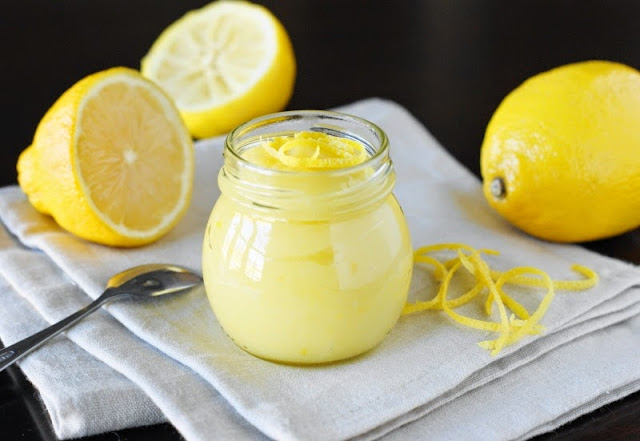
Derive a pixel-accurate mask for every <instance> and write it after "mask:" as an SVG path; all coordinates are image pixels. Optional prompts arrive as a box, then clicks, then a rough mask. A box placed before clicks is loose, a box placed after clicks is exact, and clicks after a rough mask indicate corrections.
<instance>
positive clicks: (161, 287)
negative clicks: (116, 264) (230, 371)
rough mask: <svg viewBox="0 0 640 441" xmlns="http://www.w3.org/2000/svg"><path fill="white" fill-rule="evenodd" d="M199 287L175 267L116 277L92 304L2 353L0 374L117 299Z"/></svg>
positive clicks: (141, 268) (133, 271)
mask: <svg viewBox="0 0 640 441" xmlns="http://www.w3.org/2000/svg"><path fill="white" fill-rule="evenodd" d="M200 283H202V278H201V277H200V276H198V275H197V274H194V273H193V272H191V271H189V270H188V269H186V268H182V267H179V266H176V265H164V264H149V265H140V266H136V267H133V268H130V269H128V270H126V271H123V272H121V273H119V274H116V275H115V276H113V277H112V278H111V279H109V282H108V283H107V289H106V290H105V291H104V292H103V293H102V294H101V295H100V297H98V298H97V299H95V300H94V301H93V303H91V304H89V305H88V306H86V307H84V308H82V309H81V310H79V311H78V312H76V313H74V314H71V315H70V316H69V317H67V318H66V319H62V320H60V321H59V322H58V323H55V324H53V325H51V326H49V327H48V328H45V329H43V330H42V331H40V332H38V333H36V334H34V335H32V336H31V337H27V338H25V339H24V340H21V341H19V342H17V343H15V344H13V345H11V346H9V347H7V348H4V349H1V350H0V371H2V370H4V368H6V367H7V366H9V365H11V364H13V363H14V362H15V361H17V360H19V359H20V358H22V357H24V356H25V355H27V354H28V353H30V352H31V351H33V350H34V349H35V348H37V347H38V346H40V345H41V344H43V343H44V342H46V341H48V340H49V339H51V338H53V337H54V336H56V335H58V334H59V333H60V332H62V331H64V330H65V329H67V328H68V327H70V326H72V325H74V324H75V323H76V322H78V321H80V319H82V318H84V317H86V316H87V315H89V314H91V313H92V312H94V311H95V310H97V309H98V308H100V307H101V306H102V305H104V304H105V303H107V302H109V301H111V300H113V299H115V298H116V297H121V296H129V297H142V298H144V297H155V296H160V295H164V294H173V293H179V292H184V291H187V290H188V289H189V288H193V287H194V286H196V285H199V284H200Z"/></svg>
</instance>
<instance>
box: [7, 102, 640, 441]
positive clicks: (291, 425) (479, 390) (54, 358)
mask: <svg viewBox="0 0 640 441" xmlns="http://www.w3.org/2000/svg"><path fill="white" fill-rule="evenodd" d="M338 110H341V111H344V112H346V113H350V114H354V115H357V116H360V117H363V118H365V119H368V120H370V121H372V122H374V123H375V124H377V125H379V126H380V127H381V128H382V129H383V130H384V131H385V132H386V133H387V134H388V136H389V139H390V142H391V157H392V159H393V161H394V164H395V168H396V173H397V184H396V188H395V191H394V193H395V195H396V197H397V198H398V201H399V202H400V205H401V206H402V208H403V210H404V212H405V215H406V217H407V220H408V223H409V228H410V232H411V237H412V243H413V245H414V246H415V247H418V246H420V245H426V244H432V243H441V242H464V243H467V244H469V245H472V246H474V247H476V248H490V249H495V250H498V251H500V252H501V255H500V256H490V257H489V258H488V259H490V260H491V264H492V265H494V266H496V267H497V268H501V269H508V268H510V267H514V266H520V265H527V266H536V267H539V268H541V269H544V270H545V271H547V272H548V273H549V274H550V275H551V276H552V277H553V278H556V279H572V278H574V279H575V278H578V276H576V275H575V274H574V273H573V272H572V271H571V270H570V267H571V265H572V264H573V263H579V264H581V265H586V266H589V267H591V268H592V269H594V270H596V271H597V272H598V274H599V276H600V282H599V284H598V285H597V286H596V287H594V288H592V289H590V290H587V291H581V292H558V293H557V294H556V297H555V299H554V300H553V302H552V304H551V307H550V308H549V311H548V312H547V314H546V316H545V317H544V319H543V321H542V324H543V325H544V326H545V328H546V332H545V333H544V334H541V335H538V336H532V337H527V338H525V339H523V340H521V341H520V342H519V343H518V344H516V345H514V346H509V347H507V348H506V349H505V350H503V352H501V353H500V354H499V355H498V356H495V357H492V356H490V355H489V353H488V352H487V351H486V350H484V349H481V348H480V347H478V345H477V342H479V341H482V340H486V339H488V338H491V337H492V336H490V335H487V334H485V333H483V332H479V331H475V330H471V329H468V328H464V327H461V326H458V325H456V324H455V323H454V322H453V321H451V320H450V319H449V318H448V317H447V316H446V315H445V314H443V313H442V312H428V311H427V312H422V313H416V314H412V315H408V316H403V317H402V318H401V319H400V321H399V322H398V324H397V325H396V326H395V328H394V329H393V330H392V331H391V333H390V334H389V335H388V336H387V337H386V338H385V340H384V341H383V342H382V344H381V345H380V346H378V347H377V348H375V349H374V350H373V351H371V352H369V353H367V354H365V355H363V356H360V357H357V358H355V359H352V360H348V361H345V362H341V363H336V364H332V365H327V366H316V367H302V366H286V365H279V364H275V363H270V362H267V361H264V360H261V359H258V358H255V357H253V356H251V355H249V354H247V353H245V352H244V351H242V350H241V349H239V348H238V347H236V346H235V345H234V344H233V342H231V340H230V339H229V338H228V337H227V336H226V335H225V334H224V332H223V331H222V330H221V328H220V326H219V325H218V323H217V321H216V318H215V316H214V314H213V312H212V311H211V308H210V307H209V304H208V301H207V299H206V295H205V293H204V290H203V289H202V288H199V289H195V290H193V291H191V292H189V293H187V294H185V295H179V296H175V297H171V298H164V299H157V300H153V301H151V302H136V301H118V302H114V303H112V304H110V305H108V306H106V307H105V308H103V310H101V311H99V312H97V313H95V314H93V316H92V317H89V318H87V319H85V320H84V321H83V322H81V323H79V324H78V325H76V326H75V327H74V328H72V329H71V330H69V331H68V332H66V333H65V335H63V336H59V337H57V338H56V339H55V340H53V341H51V342H50V343H48V344H47V345H46V346H44V347H42V348H41V349H39V350H37V351H36V352H34V353H33V354H31V355H29V356H28V357H27V358H25V359H24V361H21V362H20V366H21V368H22V369H23V370H24V372H25V374H26V375H27V377H28V378H29V379H30V380H31V381H32V382H33V383H34V385H35V387H36V388H37V389H38V390H39V391H40V393H41V396H42V399H43V402H44V403H45V406H46V408H47V410H48V413H49V416H50V417H51V420H52V422H53V426H54V429H55V431H56V434H57V435H58V436H59V437H60V438H63V439H64V438H72V437H79V436H84V435H89V434H94V433H100V432H104V431H107V430H117V429H120V428H123V427H131V426H139V425H146V424H154V423H157V422H159V421H168V422H170V423H171V424H173V425H174V426H175V427H176V428H177V430H178V431H180V433H181V434H182V435H183V436H184V437H185V438H186V439H187V440H189V441H197V440H207V439H212V438H216V439H217V438H220V439H240V440H242V439H264V438H274V439H278V440H297V439H305V440H315V439H317V440H342V439H349V438H359V439H376V438H379V437H388V438H389V439H415V438H416V437H417V436H419V435H420V434H421V433H428V434H429V438H430V439H466V438H469V437H473V439H487V440H519V439H526V438H528V437H531V436H533V435H536V434H539V433H542V432H545V431H548V430H552V429H554V428H556V427H558V426H559V425H561V424H563V423H565V422H567V421H569V420H571V419H573V418H576V417H578V416H579V415H582V414H584V413H586V412H589V411H590V410H593V409H594V408H596V407H598V406H601V405H604V404H606V403H608V402H611V401H613V400H616V399H618V398H620V397H623V396H625V395H628V394H630V393H632V392H634V391H636V390H638V389H640V369H638V368H637V366H640V363H639V362H640V345H638V344H637V342H638V338H639V337H640V318H639V317H640V316H639V313H640V291H639V289H638V288H635V286H636V285H638V282H640V270H638V268H636V267H635V266H633V265H629V264H626V263H623V262H621V261H618V260H615V259H610V258H607V257H604V256H601V255H598V254H595V253H592V252H590V251H588V250H585V249H583V248H581V247H578V246H573V245H558V244H551V243H547V242H543V241H539V240H536V239H533V238H531V237H529V236H526V235H524V234H523V233H521V232H519V231H517V230H516V229H514V228H512V227H511V226H510V225H508V224H507V223H506V222H505V221H504V220H502V219H501V218H500V217H499V216H498V215H497V214H495V213H494V212H493V211H492V210H491V209H490V208H489V206H488V205H487V204H486V202H485V200H484V197H483V195H482V192H481V186H480V183H479V181H478V180H477V178H476V177H475V176H473V175H472V174H471V173H470V172H469V171H467V170H466V169H465V168H464V167H462V166H461V165H460V164H459V163H458V162H456V161H455V159H454V158H453V157H451V156H450V155H449V154H448V153H447V152H446V151H445V150H444V149H443V148H442V147H441V146H440V145H439V144H438V143H437V141H436V140H435V139H434V138H433V137H432V136H431V135H430V134H429V133H428V131H427V130H426V129H425V128H424V127H423V126H422V125H421V124H420V123H419V122H418V121H417V120H416V119H415V118H414V117H412V116H411V115H410V114H409V113H408V112H407V111H406V110H405V109H404V108H402V107H401V106H399V105H398V104H395V103H393V102H390V101H386V100H381V99H369V100H364V101H360V102H356V103H354V104H350V105H348V106H344V107H343V108H340V109H338ZM223 141H224V139H223V138H213V139H209V140H203V141H200V142H198V143H197V144H196V158H197V161H196V163H197V170H196V185H195V190H194V195H193V200H192V204H191V207H190V209H189V211H188V213H187V215H186V216H185V218H184V219H183V220H182V221H181V223H180V224H179V225H178V226H177V227H176V228H175V229H174V230H173V231H172V232H171V233H169V234H168V235H167V236H166V237H164V238H163V239H161V240H159V241H158V242H156V243H154V244H152V245H149V246H146V247H142V248H136V249H117V248H109V247H104V246H100V245H96V244H92V243H89V242H86V241H83V240H81V239H78V238H76V237H74V236H72V235H70V234H68V233H66V232H64V231H63V230H61V229H60V228H59V227H57V225H56V224H55V223H54V222H53V221H52V220H51V219H49V218H47V217H44V216H42V215H40V214H38V213H37V212H36V211H35V210H34V209H33V208H32V207H31V206H30V205H29V203H28V201H27V200H26V197H25V196H24V194H23V193H22V192H21V190H20V189H19V188H18V187H6V188H3V189H0V219H1V221H2V223H3V224H4V226H5V227H6V231H1V232H0V233H1V234H0V275H1V276H2V278H1V279H0V296H1V300H2V304H3V305H7V307H5V308H3V309H2V310H0V338H1V339H2V341H3V343H4V344H5V345H9V344H11V343H13V342H15V341H17V340H18V339H21V338H24V337H25V336H27V335H30V334H32V333H34V332H36V331H37V330H39V329H41V328H42V327H44V326H45V325H46V323H53V322H55V321H57V320H59V319H61V318H63V317H65V316H66V315H68V314H70V313H72V312H74V311H75V310H77V309H79V308H81V307H83V306H84V305H86V304H87V303H89V302H90V301H91V299H94V298H96V297H97V296H98V295H99V294H100V293H101V292H102V291H103V289H104V286H105V284H106V281H107V280H108V279H109V277H110V276H111V275H113V274H115V273H117V272H119V271H121V270H124V269H126V268H129V267H131V266H135V265H139V264H143V263H151V262H167V263H174V264H179V265H183V266H186V267H189V268H192V269H194V270H195V271H197V272H199V271H200V268H201V265H200V255H201V242H202V238H203V235H204V229H205V226H206V222H207V218H208V215H209V212H210V211H211V208H212V206H213V204H214V202H215V200H216V198H217V197H218V195H219V191H218V187H217V173H218V170H219V168H220V166H221V165H222V146H223ZM414 273H415V274H414V278H413V281H412V285H411V292H410V296H411V297H412V298H425V297H428V296H429V295H433V289H432V288H433V286H432V282H431V281H430V278H429V277H428V276H427V275H426V273H425V272H424V271H422V270H420V269H419V268H416V270H415V271H414ZM453 288H455V286H454V287H453ZM543 294H544V292H543V291H542V290H541V291H540V292H536V293H535V294H531V293H529V294H527V295H528V296H529V297H530V298H531V300H532V302H533V301H536V302H539V301H540V299H541V298H542V295H543ZM69 360H73V362H72V363H70V362H69Z"/></svg>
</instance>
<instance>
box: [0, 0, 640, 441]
mask: <svg viewBox="0 0 640 441" xmlns="http://www.w3.org/2000/svg"><path fill="white" fill-rule="evenodd" d="M206 3H207V2H206V1H197V0H108V1H107V0H90V1H88V0H22V1H19V0H13V1H3V2H2V7H1V8H0V42H1V44H2V47H3V51H2V56H3V57H2V63H1V64H0V66H1V67H0V85H1V86H0V87H2V106H3V112H2V113H1V115H2V116H0V121H2V132H1V133H2V135H1V138H0V143H1V148H0V186H4V185H10V184H15V183H16V172H15V164H16V161H17V158H18V154H19V153H20V151H22V149H24V148H25V147H27V146H28V145H29V144H30V142H31V139H32V137H33V133H34V130H35V127H36V125H37V124H38V121H39V120H40V118H41V117H42V116H43V114H44V112H45V111H46V110H47V109H48V108H49V106H51V104H52V103H53V102H54V101H55V99H56V98H57V97H58V96H59V95H60V94H61V93H62V92H64V90H66V89H67V88H68V87H70V86H71V85H72V84H73V83H74V82H76V81H77V80H79V79H80V78H82V77H84V76H85V75H87V74H89V73H93V72H96V71H98V70H102V69H106V68H108V67H113V66H118V65H122V66H129V67H133V68H139V62H140V59H141V57H142V56H143V55H144V54H145V53H146V51H147V50H148V48H149V47H150V45H151V43H152V42H153V40H154V39H155V38H156V37H157V36H158V34H159V33H160V32H161V31H162V30H163V29H164V28H165V27H166V26H168V25H169V24H170V23H171V22H173V21H174V20H176V19H177V18H178V17H180V16H181V15H182V14H184V13H185V12H186V11H188V10H190V9H193V8H196V7H199V6H202V5H204V4H206ZM258 3H263V4H265V5H266V6H267V7H268V8H269V9H271V11H273V12H274V13H275V14H276V16H278V17H279V18H280V20H281V21H282V22H283V24H284V26H285V28H286V29H287V30H288V32H289V35H290V36H291V39H292V41H293V45H294V49H295V52H296V57H297V63H298V74H297V83H296V88H295V92H294V95H293V98H292V100H291V102H290V104H289V108H290V109H303V108H304V109H325V108H331V107H334V106H339V105H342V104H347V103H349V102H352V101H355V100H358V99H362V98H367V97H373V96H377V97H384V98H388V99H392V100H394V101H396V102H398V103H400V104H401V105H403V106H405V107H406V108H408V109H409V110H410V111H411V112H412V113H413V114H414V115H415V116H416V117H417V118H418V119H419V120H420V121H421V122H422V123H423V124H424V125H425V126H426V127H427V128H428V129H429V130H430V131H431V133H432V134H433V135H434V136H435V137H436V138H437V139H438V140H439V141H440V142H441V143H442V145H444V147H445V148H446V149H447V150H448V151H449V152H451V154H452V155H454V156H455V157H456V158H457V159H458V160H459V161H460V162H462V163H463V164H464V165H465V166H467V167H468V168H469V169H470V170H471V171H472V172H473V173H475V174H476V175H479V148H480V144H481V142H482V137H483V134H484V129H485V127H486V125H487V122H488V121H489V118H490V117H491V114H492V112H493V111H494V110H495V108H496V106H497V105H498V104H499V102H500V100H501V99H502V98H503V97H504V96H505V95H506V94H507V93H508V92H509V91H510V90H512V89H513V88H514V87H516V86H517V85H518V84H520V83H521V82H522V81H523V80H525V79H526V78H527V77H530V76H531V75H534V74H536V73H539V72H541V71H544V70H547V69H550V68H552V67H555V66H559V65H562V64H566V63H569V62H574V61H580V60H587V59H608V60H612V61H619V62H622V63H626V64H629V65H631V66H633V67H635V68H640V25H639V23H640V2H637V1H634V0H629V1H624V0H617V1H611V0H607V1H604V0H603V1H578V0H576V1H561V0H553V1H551V0H549V1H513V0H433V1H426V0H395V1H391V0H389V1H377V0H360V1H355V0H324V1H320V0H316V1H300V0H298V1H296V0H280V1H278V0H274V1H264V2H262V1H259V2H258ZM391 142H392V143H393V140H391ZM639 154H640V152H639ZM584 246H586V247H588V248H591V249H594V250H596V251H599V252H601V253H603V254H607V255H610V256H614V257H618V258H621V259H624V260H627V261H630V262H634V263H640V233H639V232H638V231H634V232H631V233H627V234H625V235H622V236H619V237H615V238H612V239H608V240H603V241H598V242H593V243H588V244H585V245H584ZM639 369H640V367H639ZM0 428H1V429H0V439H2V440H14V439H15V440H24V441H29V440H55V439H56V438H55V436H54V435H53V432H52V430H51V427H50V424H49V422H48V420H47V417H46V413H45V412H44V410H43V408H42V405H41V404H40V402H39V400H38V395H37V392H36V391H35V390H34V389H33V388H32V387H31V385H30V384H29V382H28V380H26V379H25V377H24V376H23V375H22V373H21V371H20V370H19V368H18V367H15V366H13V367H10V368H9V369H7V370H5V371H4V372H1V373H0ZM425 436H427V434H425ZM90 439H91V440H95V441H97V440H131V441H134V440H154V441H162V440H179V439H181V438H180V436H179V435H178V434H177V433H176V432H175V430H174V429H173V428H172V427H171V426H169V425H158V426H153V427H147V428H137V429H131V430H124V431H121V432H118V433H108V434H104V435H101V436H97V437H92V438H90ZM591 439H607V440H638V439H640V393H635V394H633V395H631V396H629V397H627V398H625V399H623V400H621V401H619V402H616V403H613V404H610V405H608V406H606V407H604V408H602V409H599V410H596V411H595V412H593V413H591V414H589V415H586V416H584V417H582V418H579V419H578V420H577V421H574V422H572V423H570V424H568V425H566V426H564V427H562V428H560V429H558V430H556V431H555V432H553V433H550V434H546V435H543V436H540V437H538V438H536V440H537V441H540V440H591Z"/></svg>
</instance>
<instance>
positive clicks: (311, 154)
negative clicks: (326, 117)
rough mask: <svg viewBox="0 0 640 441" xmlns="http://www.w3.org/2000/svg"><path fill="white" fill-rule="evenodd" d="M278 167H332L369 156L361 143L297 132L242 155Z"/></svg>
mask: <svg viewBox="0 0 640 441" xmlns="http://www.w3.org/2000/svg"><path fill="white" fill-rule="evenodd" d="M242 156H243V157H244V158H245V159H246V160H248V161H249V162H252V163H254V164H257V165H261V166H263V167H266V168H271V169H275V170H294V171H296V170H297V171H306V170H331V169H338V168H345V167H350V166H354V165H358V164H361V163H363V162H364V161H366V160H367V159H368V158H369V154H368V153H367V150H366V149H365V147H364V145H363V144H362V143H360V142H357V141H354V140H352V139H348V138H342V137H339V136H333V135H328V134H326V133H321V132H297V133H295V134H294V135H292V136H277V137H274V138H270V139H268V140H264V141H263V142H262V144H261V146H260V147H259V148H253V149H251V150H248V151H247V152H245V153H244V154H243V155H242Z"/></svg>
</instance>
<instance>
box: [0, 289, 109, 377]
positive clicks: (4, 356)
mask: <svg viewBox="0 0 640 441" xmlns="http://www.w3.org/2000/svg"><path fill="white" fill-rule="evenodd" d="M108 299H109V297H107V296H104V295H103V296H100V297H98V298H97V299H96V300H94V301H93V302H92V303H91V304H89V305H87V306H86V307H84V308H82V309H81V310H79V311H77V312H75V313H73V314H71V315H70V316H69V317H67V318H65V319H62V320H60V321H59V322H57V323H54V324H53V325H51V326H49V327H48V328H45V329H43V330H42V331H40V332H38V333H36V334H33V335H32V336H30V337H27V338H25V339H23V340H20V341H19V342H17V343H14V344H12V345H11V346H9V347H6V348H4V349H0V372H1V371H3V370H4V368H6V367H7V366H9V365H12V364H13V363H15V362H16V361H17V360H19V359H21V358H22V357H24V356H25V355H27V354H28V353H29V352H31V351H33V350H34V349H36V348H37V347H38V346H40V345H41V344H43V343H44V342H46V341H48V340H50V339H51V338H53V337H55V336H56V335H58V334H59V333H61V332H62V331H64V330H65V329H67V328H68V327H69V326H71V325H73V324H75V323H76V322H77V321H78V320H80V319H82V318H83V317H85V316H87V315H89V314H91V313H92V312H93V311H95V310H96V309H98V308H100V306H102V304H103V303H105V301H107V300H108Z"/></svg>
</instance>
